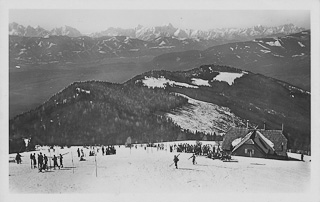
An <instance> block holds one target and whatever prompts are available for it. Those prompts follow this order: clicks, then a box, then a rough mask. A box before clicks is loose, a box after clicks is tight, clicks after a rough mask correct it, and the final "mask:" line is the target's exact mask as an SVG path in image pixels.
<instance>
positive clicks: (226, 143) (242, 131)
mask: <svg viewBox="0 0 320 202" xmlns="http://www.w3.org/2000/svg"><path fill="white" fill-rule="evenodd" d="M249 131H250V130H249V129H248V128H238V127H231V128H229V130H228V131H227V132H226V134H225V137H224V140H223V142H222V145H221V148H222V149H223V150H230V145H231V143H232V141H233V140H235V139H237V138H240V137H241V138H243V137H244V136H246V135H247V134H248V133H249Z"/></svg>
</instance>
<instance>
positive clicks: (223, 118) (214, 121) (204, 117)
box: [166, 94, 245, 134]
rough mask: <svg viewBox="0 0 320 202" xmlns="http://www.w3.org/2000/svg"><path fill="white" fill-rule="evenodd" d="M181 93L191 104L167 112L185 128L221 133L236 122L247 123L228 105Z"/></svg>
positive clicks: (208, 132)
mask: <svg viewBox="0 0 320 202" xmlns="http://www.w3.org/2000/svg"><path fill="white" fill-rule="evenodd" d="M179 95H180V96H183V97H185V98H187V99H188V103H189V104H188V105H185V106H184V107H182V108H180V109H177V110H175V111H173V112H170V113H167V114H166V116H167V117H170V118H171V119H172V120H173V122H175V123H177V124H178V125H179V126H180V127H181V128H183V129H188V130H190V131H192V132H196V131H200V132H204V133H207V134H213V133H216V134H220V133H223V132H225V131H227V130H228V129H229V128H230V127H231V126H232V125H233V124H234V123H235V124H236V125H241V124H243V125H245V123H244V121H242V120H241V118H239V117H237V116H235V115H234V114H233V113H231V112H230V109H229V108H227V107H222V106H219V105H215V104H212V103H208V102H203V101H199V100H196V99H192V98H190V97H188V96H185V95H182V94H179Z"/></svg>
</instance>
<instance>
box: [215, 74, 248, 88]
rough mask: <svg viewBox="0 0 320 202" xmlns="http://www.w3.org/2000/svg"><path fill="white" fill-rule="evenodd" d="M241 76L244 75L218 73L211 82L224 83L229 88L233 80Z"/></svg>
mask: <svg viewBox="0 0 320 202" xmlns="http://www.w3.org/2000/svg"><path fill="white" fill-rule="evenodd" d="M243 74H245V73H244V72H242V73H235V72H219V74H218V75H217V76H216V77H214V78H213V79H212V80H216V81H225V82H227V83H228V84H229V85H230V86H231V85H232V84H233V83H234V80H235V79H237V78H240V77H242V76H243Z"/></svg>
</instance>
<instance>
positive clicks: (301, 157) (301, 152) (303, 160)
mask: <svg viewBox="0 0 320 202" xmlns="http://www.w3.org/2000/svg"><path fill="white" fill-rule="evenodd" d="M301 161H304V160H303V153H302V152H301Z"/></svg>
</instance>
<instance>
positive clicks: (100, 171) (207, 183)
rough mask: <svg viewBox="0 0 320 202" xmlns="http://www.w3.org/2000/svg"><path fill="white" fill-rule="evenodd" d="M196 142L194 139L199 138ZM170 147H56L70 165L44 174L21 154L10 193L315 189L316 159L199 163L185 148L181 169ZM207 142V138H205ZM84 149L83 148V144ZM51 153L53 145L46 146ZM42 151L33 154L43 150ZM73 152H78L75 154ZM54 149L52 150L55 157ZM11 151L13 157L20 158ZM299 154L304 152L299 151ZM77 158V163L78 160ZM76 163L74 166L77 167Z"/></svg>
mask: <svg viewBox="0 0 320 202" xmlns="http://www.w3.org/2000/svg"><path fill="white" fill-rule="evenodd" d="M193 143H194V141H193ZM169 144H173V143H168V144H166V143H164V145H165V148H167V150H157V149H156V148H147V149H146V150H145V149H144V148H143V147H140V146H138V148H137V149H135V148H132V149H131V151H130V149H129V148H125V147H124V146H121V148H119V147H118V146H116V149H117V154H116V155H108V156H102V154H101V150H100V151H99V152H98V155H97V156H96V159H97V177H96V167H95V165H96V164H95V157H94V156H88V152H89V150H88V149H84V152H85V154H86V157H85V158H86V160H87V161H81V162H80V161H79V158H78V157H77V152H76V149H77V148H78V147H71V148H65V149H56V155H58V154H59V153H62V154H63V153H67V152H69V153H67V154H66V155H64V158H63V163H64V168H62V169H60V170H59V169H56V170H54V169H52V170H51V171H50V172H44V173H38V170H37V169H31V168H30V160H29V155H30V153H29V152H24V153H21V155H22V164H19V165H18V164H16V163H9V191H10V193H104V194H117V195H118V194H128V193H135V194H139V193H140V194H145V193H167V194H170V193H174V194H177V193H178V194H179V193H208V194H212V193H213V190H214V193H223V192H226V191H227V192H228V193H230V192H237V193H239V192H240V193H257V192H261V193H283V192H291V193H302V192H305V191H307V190H309V183H310V162H309V159H310V157H309V156H305V160H306V161H305V162H301V161H279V160H269V159H259V158H248V157H237V156H233V157H232V158H233V159H235V160H238V162H230V163H228V162H222V161H220V160H212V159H208V158H205V157H203V156H199V157H197V158H196V161H197V164H196V165H193V164H192V161H191V159H189V160H188V158H189V157H190V156H191V154H190V153H181V154H180V156H179V159H180V161H179V162H178V167H179V169H175V167H174V165H173V166H171V167H169V165H170V164H172V163H173V155H175V154H177V153H176V152H173V153H170V152H169ZM203 144H205V143H203ZM80 148H82V147H80ZM40 151H41V152H42V153H44V154H46V155H47V156H50V155H49V153H48V150H47V149H44V150H40ZM40 151H35V152H32V153H36V154H38V153H39V152H40ZM71 154H72V155H73V156H72V155H71ZM52 155H53V153H51V156H52ZM14 156H15V154H10V155H9V158H10V159H12V158H14ZM297 156H299V155H298V154H297ZM72 158H73V162H74V164H72ZM73 166H74V168H73Z"/></svg>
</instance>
